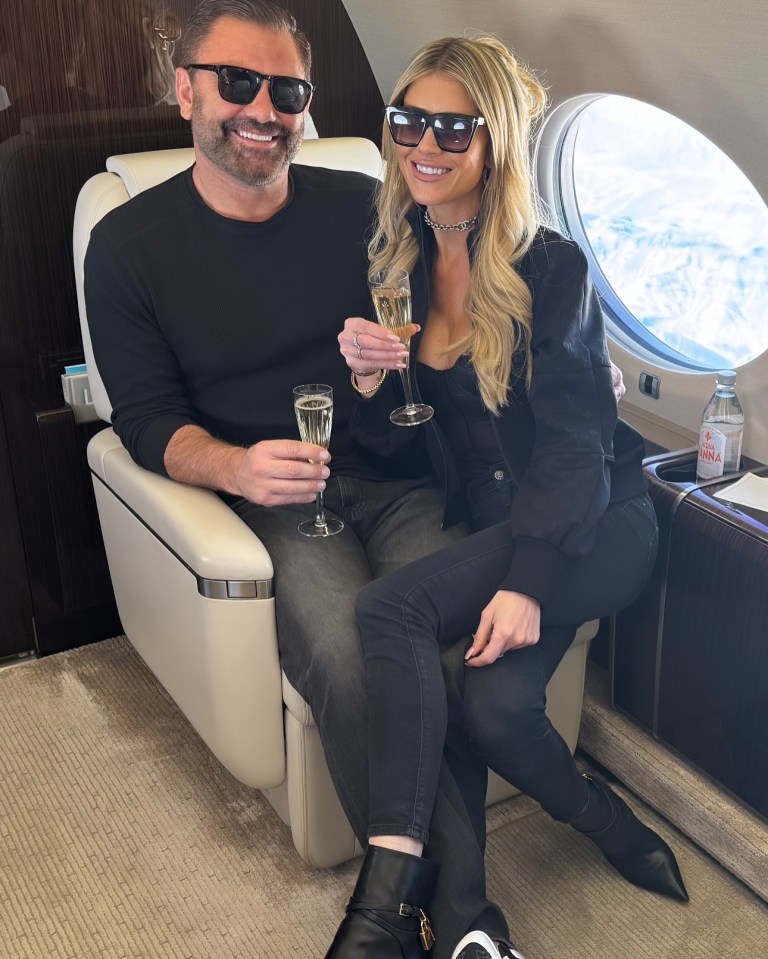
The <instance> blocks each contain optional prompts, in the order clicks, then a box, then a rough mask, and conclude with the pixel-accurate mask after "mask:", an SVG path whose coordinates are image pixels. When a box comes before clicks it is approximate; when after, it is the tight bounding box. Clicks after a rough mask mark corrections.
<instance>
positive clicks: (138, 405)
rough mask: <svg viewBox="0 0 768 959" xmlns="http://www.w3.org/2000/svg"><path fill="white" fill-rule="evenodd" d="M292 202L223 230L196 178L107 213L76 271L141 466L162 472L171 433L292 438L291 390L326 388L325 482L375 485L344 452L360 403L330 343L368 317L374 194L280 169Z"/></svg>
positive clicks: (342, 177) (119, 427) (366, 458)
mask: <svg viewBox="0 0 768 959" xmlns="http://www.w3.org/2000/svg"><path fill="white" fill-rule="evenodd" d="M290 181H291V199H290V201H289V203H288V204H287V205H286V206H285V207H284V208H283V209H281V210H280V211H279V212H278V213H277V214H276V215H275V216H273V217H272V218H271V219H270V220H268V221H266V222H264V223H250V222H242V221H238V220H232V219H228V218H225V217H222V216H220V215H218V214H217V213H215V212H214V211H213V210H211V209H210V208H209V207H208V206H206V204H205V203H204V202H203V201H202V199H201V198H200V196H199V194H198V192H197V190H196V189H195V187H194V184H193V182H192V173H191V170H189V171H186V172H184V173H181V174H179V175H178V176H176V177H173V178H172V179H171V180H169V181H167V182H165V183H162V184H160V185H159V186H157V187H155V188H153V189H151V190H146V191H144V192H143V193H140V194H139V195H138V196H137V197H136V198H135V199H133V200H131V201H130V202H128V203H126V204H124V205H123V206H121V207H119V208H118V209H117V210H115V211H114V212H112V213H110V214H108V215H107V216H105V217H104V219H103V220H101V221H100V222H99V224H98V225H97V226H96V227H95V229H94V231H93V235H92V237H91V242H90V246H89V247H88V253H87V256H86V260H85V294H86V306H87V311H88V322H89V326H90V330H91V337H92V342H93V349H94V354H95V357H96V360H97V363H98V367H99V372H100V374H101V376H102V379H103V381H104V384H105V386H106V389H107V393H108V395H109V398H110V401H111V403H112V407H113V412H112V422H113V425H114V428H115V430H116V432H117V433H118V435H119V436H120V438H121V440H122V441H123V443H124V444H125V446H126V447H127V448H128V450H129V451H130V453H131V456H132V457H133V458H134V459H135V460H136V462H137V463H139V464H140V465H141V466H144V467H146V468H147V469H151V470H154V471H155V472H157V473H165V468H164V464H163V454H164V453H165V448H166V446H167V445H168V441H169V440H170V438H171V437H172V436H173V434H174V433H175V432H176V430H178V429H179V428H180V427H182V426H185V425H187V424H190V423H195V424H198V425H199V426H202V427H203V428H205V429H206V430H208V431H209V432H210V433H211V434H212V435H213V436H216V437H218V438H220V439H222V440H226V441H228V442H230V443H233V444H237V445H242V446H248V445H250V444H252V443H255V442H257V441H259V440H269V439H287V438H291V437H298V429H297V426H296V420H295V417H294V413H293V398H292V394H291V390H292V387H294V386H296V385H298V384H299V383H312V382H320V383H328V384H330V385H331V386H333V388H334V399H335V408H334V425H333V438H332V441H331V452H332V454H333V462H332V464H331V466H332V469H333V471H334V472H335V473H343V474H346V475H350V476H358V477H363V478H376V477H378V476H380V475H381V471H380V470H379V469H378V468H377V467H376V465H375V464H374V461H373V458H372V457H371V455H370V454H369V453H361V451H360V450H359V449H358V448H357V447H356V445H355V444H354V442H353V441H352V440H351V439H350V436H349V430H348V422H349V418H350V415H351V413H352V409H353V406H354V403H355V398H354V394H353V392H352V388H351V386H350V383H349V370H348V369H347V367H346V365H345V362H344V359H343V358H342V356H341V355H340V353H339V348H338V342H337V340H336V337H337V335H338V333H339V332H340V330H341V328H342V326H343V323H344V320H345V318H346V317H348V316H370V306H369V294H368V288H367V282H366V276H367V268H368V258H367V253H366V238H367V232H368V227H369V223H370V217H371V204H372V193H373V188H374V186H375V181H373V180H372V179H370V178H369V177H366V176H363V175H362V174H356V173H342V172H338V171H332V170H325V169H319V168H313V167H304V166H293V167H291V169H290Z"/></svg>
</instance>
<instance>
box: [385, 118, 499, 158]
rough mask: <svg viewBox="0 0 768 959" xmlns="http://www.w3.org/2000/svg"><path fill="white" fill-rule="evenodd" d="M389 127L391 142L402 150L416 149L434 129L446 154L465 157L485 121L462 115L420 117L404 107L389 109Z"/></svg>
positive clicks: (437, 139)
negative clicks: (429, 131) (428, 130)
mask: <svg viewBox="0 0 768 959" xmlns="http://www.w3.org/2000/svg"><path fill="white" fill-rule="evenodd" d="M386 115H387V125H388V126H389V132H390V134H391V135H392V139H393V140H394V141H395V143H397V144H398V145H399V146H401V147H415V146H416V145H417V144H419V143H421V138H422V137H423V136H424V134H425V133H426V132H427V127H432V132H433V133H434V135H435V140H436V141H437V145H438V146H439V147H440V149H441V150H444V151H445V152H446V153H466V152H467V150H468V149H469V145H470V143H471V142H472V137H473V136H474V135H475V131H476V130H477V128H478V127H481V126H484V125H485V117H468V116H465V115H464V114H463V113H432V114H427V113H418V112H416V111H415V110H407V109H404V108H403V107H387V109H386Z"/></svg>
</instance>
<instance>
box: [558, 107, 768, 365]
mask: <svg viewBox="0 0 768 959" xmlns="http://www.w3.org/2000/svg"><path fill="white" fill-rule="evenodd" d="M576 137H577V139H576V143H575V149H574V154H573V176H574V187H575V193H576V198H577V204H578V208H579V214H580V216H581V221H582V227H583V230H584V233H585V236H586V240H587V242H588V243H589V245H590V246H591V248H592V251H593V253H594V255H595V257H596V259H597V260H598V262H599V263H600V266H601V268H602V270H603V273H604V275H605V277H606V279H607V281H608V282H609V283H610V285H611V286H612V287H613V290H614V293H615V294H616V295H617V296H618V297H619V299H620V300H621V301H622V302H623V304H624V306H625V307H626V309H627V310H628V311H629V312H630V313H631V314H632V315H633V316H634V317H635V319H636V320H637V321H639V322H640V323H641V324H642V325H643V326H644V327H645V328H646V330H648V332H650V333H651V334H652V335H653V336H655V337H656V338H658V339H659V340H661V341H662V342H663V343H665V344H666V345H667V346H669V347H671V348H672V349H674V350H677V351H678V352H680V353H682V354H684V355H685V356H686V357H688V358H689V359H690V360H691V361H693V362H694V363H696V364H698V365H700V366H702V367H705V368H709V369H718V368H727V367H737V366H739V365H741V364H743V363H746V362H748V361H749V360H750V359H753V358H754V357H755V356H758V355H759V354H760V353H762V352H763V351H764V350H765V349H766V348H767V347H768V207H766V205H765V203H764V202H763V200H762V199H761V198H760V196H759V194H758V193H757V191H756V190H755V189H754V187H753V186H752V185H751V183H750V182H749V180H747V178H746V177H745V176H744V174H743V173H742V172H741V171H740V170H739V169H738V167H737V166H736V165H735V164H734V163H733V162H732V161H731V160H730V159H729V158H728V157H727V156H725V154H723V153H722V152H721V151H720V150H719V149H718V148H717V147H716V146H715V145H714V144H713V143H712V142H711V141H709V140H708V139H707V138H706V137H704V136H702V135H701V134H700V133H698V132H697V131H695V130H694V129H692V128H691V127H689V126H687V125H686V124H685V123H683V122H682V121H680V120H678V119H676V118H675V117H673V116H671V115H670V114H668V113H664V112H662V111H661V110H658V109H656V108H655V107H651V106H649V105H648V104H645V103H641V102H639V101H636V100H631V99H628V98H626V97H617V96H607V97H603V98H601V99H598V100H596V101H594V102H593V103H591V104H590V105H589V106H588V107H587V109H585V110H584V111H583V112H582V114H581V115H580V118H579V124H578V130H577V132H576ZM628 319H629V318H628ZM630 322H631V321H630Z"/></svg>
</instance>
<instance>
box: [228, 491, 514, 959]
mask: <svg viewBox="0 0 768 959" xmlns="http://www.w3.org/2000/svg"><path fill="white" fill-rule="evenodd" d="M324 498H325V506H326V512H327V513H328V514H329V515H331V516H338V517H339V518H341V519H343V520H344V522H345V523H346V527H345V529H344V530H343V531H342V532H341V533H339V534H338V535H337V536H332V537H330V538H329V539H308V538H307V537H305V536H302V535H301V534H300V533H299V532H298V531H297V529H296V527H297V525H298V523H299V522H300V521H301V520H303V519H307V518H310V517H312V516H313V515H314V512H313V509H314V506H293V507H271V508H266V507H262V506H254V505H253V504H252V503H247V502H245V501H240V502H239V503H237V504H236V505H235V507H234V508H235V511H236V512H237V513H238V515H239V516H240V517H241V518H242V519H243V520H244V521H245V522H246V523H247V524H248V525H249V526H250V527H251V528H252V529H253V530H254V531H255V532H256V533H257V535H258V536H259V537H260V538H261V540H262V542H263V543H264V545H265V546H266V547H267V550H268V551H269V554H270V556H271V558H272V561H273V563H274V567H275V596H276V617H277V631H278V643H279V646H280V662H281V665H282V668H283V670H284V672H285V674H286V676H287V677H288V679H289V680H290V682H291V684H292V685H293V686H294V688H295V689H297V690H298V691H299V692H300V693H301V695H302V696H303V697H304V699H305V700H306V701H307V702H308V703H309V705H310V708H311V709H312V714H313V716H314V719H315V722H316V724H317V728H318V730H319V733H320V738H321V740H322V743H323V748H324V750H325V756H326V760H327V762H328V768H329V770H330V772H331V777H332V779H333V783H334V785H335V787H336V791H337V793H338V795H339V799H340V800H341V804H342V806H343V808H344V811H345V813H346V814H347V818H348V819H349V821H350V823H351V825H352V828H353V829H354V831H355V833H356V835H357V837H358V839H359V840H360V841H361V842H362V843H363V844H365V839H366V831H367V828H368V820H369V807H368V781H369V771H368V700H367V695H366V689H365V664H364V660H363V655H362V647H361V644H360V637H359V633H358V630H357V626H356V623H355V612H354V608H355V599H356V597H357V594H358V592H359V591H360V590H361V589H362V588H363V587H364V586H366V584H368V583H370V582H371V581H372V580H373V579H374V578H375V577H377V576H383V575H387V574H389V573H391V572H393V571H395V570H397V569H399V568H400V567H402V566H404V565H406V564H408V563H411V562H413V561H414V560H417V559H419V558H420V557H423V556H426V555H427V554H429V553H431V552H434V551H435V550H440V549H441V548H443V547H445V546H446V545H447V544H450V543H454V542H456V541H457V540H458V539H459V538H460V537H461V536H463V535H466V533H467V530H466V529H464V528H458V527H454V528H452V529H449V530H446V531H445V532H443V531H441V529H440V523H441V519H442V514H443V502H442V495H441V493H440V491H439V490H438V489H437V488H436V487H435V486H432V485H428V484H427V483H425V481H413V480H410V481H398V482H366V481H362V480H355V479H350V478H349V477H331V479H330V480H329V482H328V486H327V488H326V491H325V496H324ZM436 668H437V669H438V671H441V670H442V671H444V672H443V673H442V679H441V688H443V689H444V691H445V692H444V695H445V697H446V702H447V704H448V705H447V714H448V720H447V722H448V734H447V737H446V739H445V750H444V751H443V746H442V745H441V746H440V756H439V757H438V758H437V762H436V767H435V777H436V782H435V791H436V796H435V799H434V814H433V816H432V830H431V836H432V838H431V841H430V843H429V846H428V848H427V849H426V850H425V855H426V856H427V857H428V858H430V859H433V860H434V861H435V862H439V863H440V867H441V868H440V875H439V878H438V885H437V890H436V894H435V897H434V900H433V904H432V908H431V909H430V917H431V919H432V922H433V925H434V927H435V932H436V934H437V936H438V942H437V944H436V946H435V948H434V950H433V952H432V953H430V955H431V956H432V957H433V959H447V957H449V956H450V955H451V952H452V950H453V947H454V946H455V945H456V943H457V942H458V940H459V939H460V938H461V937H462V936H463V935H464V934H465V933H466V932H467V930H469V929H474V928H481V929H485V930H486V931H488V932H489V933H491V934H492V935H497V936H507V935H508V932H507V926H506V922H505V920H504V917H503V915H502V913H501V911H500V910H499V908H498V907H497V906H496V905H494V904H493V903H491V902H489V901H488V899H487V898H486V895H485V865H484V860H483V853H484V845H485V790H486V782H487V769H486V766H485V763H484V762H482V760H481V759H479V758H478V757H477V756H476V755H475V754H474V752H473V751H472V749H471V748H470V746H469V744H468V742H467V739H466V735H465V733H464V729H463V723H462V720H461V715H462V703H461V697H462V693H463V690H462V686H463V679H464V675H463V674H464V669H463V661H462V656H461V651H460V650H458V649H457V650H455V651H454V650H447V651H446V654H445V655H444V656H443V657H442V660H441V659H440V658H438V659H437V665H436Z"/></svg>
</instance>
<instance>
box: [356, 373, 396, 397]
mask: <svg viewBox="0 0 768 959" xmlns="http://www.w3.org/2000/svg"><path fill="white" fill-rule="evenodd" d="M374 373H381V376H380V377H379V379H378V380H377V382H376V383H374V384H373V386H369V387H368V389H367V390H364V389H362V388H361V387H359V386H358V385H357V379H356V377H358V376H373V374H374ZM387 373H389V370H370V371H369V372H366V373H355V371H354V370H352V375H351V377H350V379H351V381H352V389H353V390H354V391H355V392H356V393H359V394H360V395H361V396H368V395H369V394H370V393H375V392H376V390H377V389H378V388H379V387H380V386H381V384H382V383H383V382H384V380H385V379H386V378H387Z"/></svg>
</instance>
